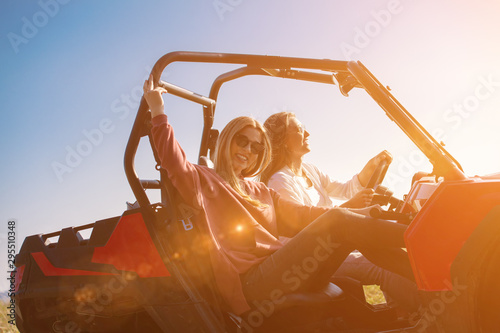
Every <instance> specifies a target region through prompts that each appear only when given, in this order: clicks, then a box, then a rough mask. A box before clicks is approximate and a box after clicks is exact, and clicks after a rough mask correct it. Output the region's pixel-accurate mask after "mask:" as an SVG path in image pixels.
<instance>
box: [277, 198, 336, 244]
mask: <svg viewBox="0 0 500 333" xmlns="http://www.w3.org/2000/svg"><path fill="white" fill-rule="evenodd" d="M269 191H270V192H271V197H272V199H273V205H274V211H275V213H276V222H277V225H278V233H279V234H280V235H281V236H285V237H293V236H295V235H296V234H297V233H298V232H300V231H301V230H302V229H304V228H305V227H306V226H308V225H309V224H310V223H311V222H312V221H314V220H315V219H317V218H318V217H320V216H321V215H323V214H324V213H325V212H327V211H328V210H329V208H326V207H314V206H304V205H301V204H298V203H297V202H293V201H290V200H287V199H284V198H282V197H281V196H280V195H279V193H277V192H276V191H274V190H273V189H269Z"/></svg>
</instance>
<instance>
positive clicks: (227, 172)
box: [214, 116, 271, 206]
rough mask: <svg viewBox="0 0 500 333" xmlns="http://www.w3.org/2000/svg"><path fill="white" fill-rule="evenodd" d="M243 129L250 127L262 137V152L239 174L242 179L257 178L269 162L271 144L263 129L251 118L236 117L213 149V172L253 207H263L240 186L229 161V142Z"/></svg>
mask: <svg viewBox="0 0 500 333" xmlns="http://www.w3.org/2000/svg"><path fill="white" fill-rule="evenodd" d="M245 127H252V128H255V129H257V130H258V131H259V132H260V134H261V136H262V144H263V145H264V150H263V151H262V152H260V153H259V154H258V156H257V159H256V160H255V162H254V163H253V164H252V165H250V166H249V167H248V168H246V169H244V170H243V171H242V172H241V175H242V176H243V177H254V176H257V175H258V174H259V173H260V172H262V170H264V169H265V168H266V167H267V165H268V164H269V162H270V160H271V143H270V142H269V138H268V136H267V134H266V130H265V129H264V127H263V126H262V125H261V124H260V123H259V122H258V121H257V120H255V119H253V118H251V117H245V116H243V117H238V118H234V119H233V120H231V121H230V122H229V123H228V124H227V125H226V127H224V129H223V130H222V132H221V133H220V135H219V139H218V140H217V146H216V148H215V157H214V168H215V172H217V174H219V176H221V177H222V178H223V179H224V180H225V181H227V182H228V183H229V185H230V186H231V187H232V188H233V189H234V190H235V191H236V192H238V194H240V195H241V196H242V197H243V198H245V200H247V201H248V202H250V203H251V204H252V205H254V206H263V204H262V203H261V202H260V201H258V200H255V199H252V198H251V197H250V196H249V195H248V194H247V193H246V191H245V189H244V188H243V187H242V186H241V182H240V179H239V178H238V175H236V173H235V172H234V169H233V165H232V159H231V142H232V141H233V139H234V137H235V136H236V135H237V134H238V133H239V132H240V131H241V130H243V129H244V128H245Z"/></svg>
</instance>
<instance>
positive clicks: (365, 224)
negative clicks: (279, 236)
mask: <svg viewBox="0 0 500 333" xmlns="http://www.w3.org/2000/svg"><path fill="white" fill-rule="evenodd" d="M405 230H406V226H405V225H402V224H397V223H393V222H388V221H383V220H377V219H374V218H371V217H367V216H363V215H359V214H355V213H353V212H350V211H348V210H347V209H343V208H334V209H331V210H330V211H328V212H326V213H325V214H323V215H321V216H320V217H319V218H317V219H316V220H314V221H313V222H312V223H311V224H309V225H308V226H307V227H305V228H304V229H303V230H302V231H300V232H299V233H298V234H297V235H295V236H294V237H293V238H292V239H290V241H289V242H287V243H286V244H285V245H284V246H283V247H282V248H281V249H279V250H278V251H276V252H275V253H273V254H272V255H270V256H269V257H268V258H266V260H264V261H263V262H262V263H260V264H259V265H256V266H254V267H252V268H251V269H250V270H249V271H248V272H247V273H245V274H243V275H242V276H241V280H242V285H243V292H244V294H245V297H246V298H247V300H249V301H250V300H268V299H272V298H273V295H276V294H277V293H281V294H287V293H294V292H308V291H318V290H321V289H322V288H323V287H324V286H325V285H326V284H327V283H329V281H330V279H331V277H332V276H333V275H334V273H335V272H336V271H337V270H338V269H339V267H340V266H341V265H342V263H343V262H344V261H345V259H346V258H347V257H348V255H349V253H351V252H352V251H354V250H359V251H360V252H361V253H362V254H363V255H364V257H366V258H367V259H368V260H370V261H371V262H373V263H374V264H375V265H378V266H379V267H382V268H384V269H386V270H388V271H390V272H393V273H396V274H398V275H399V276H400V277H402V278H405V279H407V280H409V281H410V282H413V283H414V276H413V272H412V269H411V265H410V262H409V259H408V255H407V253H406V252H405V251H404V250H402V248H404V247H405V244H404V239H403V235H404V232H405Z"/></svg>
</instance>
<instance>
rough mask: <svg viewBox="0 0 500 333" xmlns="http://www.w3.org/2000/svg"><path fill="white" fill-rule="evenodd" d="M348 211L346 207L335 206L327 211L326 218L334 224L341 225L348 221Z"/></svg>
mask: <svg viewBox="0 0 500 333" xmlns="http://www.w3.org/2000/svg"><path fill="white" fill-rule="evenodd" d="M347 214H348V211H347V209H345V208H339V207H335V208H332V209H330V210H329V211H328V212H326V213H325V215H324V216H325V218H326V219H327V220H328V221H329V223H330V224H332V225H340V224H343V223H345V222H346V221H347Z"/></svg>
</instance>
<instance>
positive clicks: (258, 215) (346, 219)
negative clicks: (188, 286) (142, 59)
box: [144, 77, 413, 314]
mask: <svg viewBox="0 0 500 333" xmlns="http://www.w3.org/2000/svg"><path fill="white" fill-rule="evenodd" d="M164 92H165V90H164V89H163V88H160V87H155V86H154V84H153V79H152V77H150V78H149V79H148V80H146V82H145V83H144V98H145V99H146V101H147V103H148V105H149V107H150V110H151V115H152V123H153V128H152V135H153V141H154V144H155V146H156V148H157V151H158V155H159V158H160V161H161V167H162V168H163V169H165V170H166V173H167V175H168V177H169V179H170V180H171V181H172V183H173V185H174V186H175V187H176V188H177V190H178V191H179V193H180V195H181V197H182V199H183V200H184V202H185V203H188V204H190V205H193V206H195V208H196V209H194V210H193V211H194V212H195V214H194V216H193V217H192V221H193V223H200V224H204V225H206V226H207V228H208V230H209V235H210V237H211V240H212V243H213V244H214V246H212V247H209V248H208V249H207V251H209V252H210V258H211V264H212V267H213V271H214V276H215V279H216V283H217V286H218V289H219V292H220V295H221V296H222V297H223V299H224V300H225V302H226V303H227V305H228V306H229V308H230V309H231V310H232V311H233V312H235V313H236V314H242V313H244V312H246V311H248V310H250V309H251V305H252V304H253V301H256V300H264V299H267V300H274V299H275V297H276V296H277V295H276V293H275V291H276V290H279V291H280V292H281V293H282V295H279V298H280V299H281V297H283V296H284V295H286V294H287V293H291V292H297V291H310V290H312V289H316V290H317V289H321V288H322V286H326V285H327V283H328V282H329V277H330V276H331V274H333V272H335V270H336V269H337V268H338V266H339V265H340V264H341V263H342V261H344V259H345V257H346V256H347V255H348V254H349V253H350V252H351V251H352V250H353V249H354V248H358V249H360V250H361V251H363V252H364V253H365V255H366V256H373V260H374V261H377V262H379V263H380V264H381V265H386V266H387V267H389V268H391V269H394V270H395V271H397V272H399V274H402V275H404V276H407V277H408V278H409V279H412V278H413V274H412V271H411V267H410V264H409V260H408V257H407V255H406V253H405V252H404V251H402V249H401V247H403V246H404V241H403V233H404V231H405V227H404V226H402V225H396V224H394V223H389V222H385V221H379V220H375V219H372V218H368V217H366V216H364V215H360V214H357V213H355V212H351V211H347V210H345V209H331V208H325V207H310V206H303V205H298V204H296V203H293V202H290V201H287V200H283V199H282V198H281V197H280V196H279V194H278V193H277V192H275V191H273V190H270V189H268V188H267V187H266V186H265V185H264V184H263V183H261V182H254V181H250V180H248V179H246V177H252V176H255V175H258V174H259V173H260V172H261V170H262V169H264V168H265V167H266V165H267V164H268V161H269V157H270V155H269V154H270V143H269V140H268V138H267V135H266V134H265V131H264V129H263V127H262V126H261V125H260V124H259V123H258V122H257V121H256V120H254V119H252V118H249V117H238V118H236V119H234V120H232V121H231V122H229V124H228V125H227V126H226V127H225V128H224V129H223V130H222V132H221V134H220V138H219V140H218V142H217V148H216V152H215V161H214V164H215V170H212V169H209V168H207V167H203V166H199V165H195V164H192V163H190V162H188V161H187V159H186V155H185V154H184V152H183V150H182V148H181V147H180V145H179V143H178V142H177V140H176V139H175V137H174V132H173V129H172V126H171V125H170V124H169V123H168V120H167V116H166V115H165V114H164V105H163V99H162V97H161V94H162V93H164ZM280 235H284V236H287V237H291V241H289V242H288V243H287V244H283V243H282V242H281V241H280V240H279V238H278V237H279V236H280ZM314 255H316V256H317V257H318V258H320V259H321V260H318V262H317V265H318V266H317V268H316V269H315V270H314V272H311V273H308V274H307V276H306V275H302V276H301V279H299V281H298V282H297V280H296V279H293V280H291V279H283V276H284V274H286V273H287V272H289V271H290V270H292V269H293V268H294V267H296V266H297V265H301V264H302V262H303V260H304V259H306V258H312V257H314ZM302 278H303V279H302Z"/></svg>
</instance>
